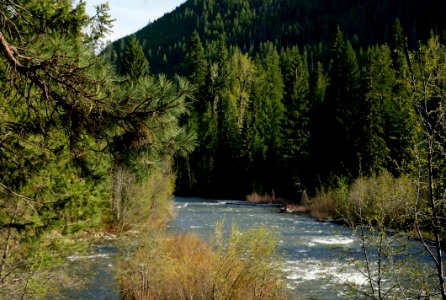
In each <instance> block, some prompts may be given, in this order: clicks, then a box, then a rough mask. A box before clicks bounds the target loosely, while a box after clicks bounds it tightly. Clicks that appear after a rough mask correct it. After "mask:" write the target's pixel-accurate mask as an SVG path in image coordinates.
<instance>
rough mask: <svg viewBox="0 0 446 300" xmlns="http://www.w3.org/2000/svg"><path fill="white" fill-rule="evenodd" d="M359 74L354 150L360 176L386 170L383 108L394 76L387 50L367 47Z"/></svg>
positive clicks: (389, 94)
mask: <svg viewBox="0 0 446 300" xmlns="http://www.w3.org/2000/svg"><path fill="white" fill-rule="evenodd" d="M365 56H366V58H365V67H364V70H363V72H362V82H363V93H364V95H363V101H362V103H361V104H362V105H361V106H360V107H358V115H357V118H358V122H357V125H358V136H357V139H356V142H355V147H356V149H357V152H358V153H359V155H360V159H361V161H360V163H361V168H362V171H363V175H370V174H373V173H378V172H379V171H380V170H382V169H385V168H386V167H387V166H386V162H387V158H388V155H389V149H388V147H387V145H386V140H385V127H384V126H385V114H384V110H385V105H386V104H387V103H388V102H389V101H391V99H392V96H393V95H392V87H393V84H394V82H395V75H394V72H393V70H392V69H391V64H392V61H391V58H390V50H389V48H388V47H386V46H382V47H379V48H378V47H370V48H369V49H368V50H367V51H366V53H365Z"/></svg>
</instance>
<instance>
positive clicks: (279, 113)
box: [178, 20, 419, 200]
mask: <svg viewBox="0 0 446 300" xmlns="http://www.w3.org/2000/svg"><path fill="white" fill-rule="evenodd" d="M393 30H394V33H393V35H392V39H391V41H390V42H389V45H387V44H383V45H376V46H370V47H367V48H365V49H363V48H359V49H354V48H353V46H352V43H351V42H350V41H348V40H346V39H345V38H344V37H343V34H342V31H341V30H340V28H339V27H338V30H337V33H336V35H335V36H334V38H333V41H332V43H331V46H330V47H329V48H330V50H329V59H328V61H324V59H323V55H322V54H321V52H318V51H317V49H314V48H313V47H305V48H304V49H302V50H301V49H299V48H298V47H297V46H292V47H286V48H282V49H277V48H276V47H275V46H274V44H273V43H271V42H266V43H262V44H261V45H260V49H259V53H258V54H256V56H255V57H254V58H252V57H251V56H250V55H249V54H247V53H243V52H242V50H240V49H239V48H238V47H237V46H230V47H229V48H228V47H226V44H225V43H224V41H218V42H211V43H208V44H207V45H206V47H203V44H202V42H201V39H200V37H199V34H198V33H197V32H195V33H194V34H193V36H192V38H191V42H190V51H189V52H188V54H187V56H186V59H185V63H184V66H185V67H184V68H185V70H186V72H187V73H186V74H187V76H188V78H189V80H190V81H191V82H192V83H194V84H195V85H196V86H197V92H196V93H195V101H194V102H193V103H192V105H193V109H192V112H191V115H190V116H189V118H187V120H186V121H185V122H187V123H188V126H189V128H191V129H195V130H196V132H197V136H198V139H199V146H198V147H197V149H196V150H195V152H194V153H193V154H192V155H191V156H190V157H189V159H188V160H186V161H183V162H181V173H180V177H179V187H178V188H179V192H180V193H186V194H202V195H211V194H214V195H225V196H232V197H234V196H239V197H240V196H244V195H246V194H248V193H250V192H257V193H275V194H276V195H277V196H282V197H288V198H291V199H294V200H300V199H299V198H298V197H299V193H301V192H302V191H303V189H305V188H306V189H308V191H310V192H311V191H314V190H315V188H316V187H318V186H320V185H321V184H325V183H326V182H328V181H329V180H330V178H332V177H333V176H338V177H340V176H346V177H349V178H356V177H358V176H359V175H370V174H375V173H377V172H379V171H380V170H389V171H390V172H391V173H392V174H394V175H395V176H398V175H399V174H401V173H405V172H409V171H410V170H411V168H412V167H413V166H414V163H415V161H414V153H413V149H414V146H415V145H416V143H417V139H418V138H419V136H418V134H417V126H419V125H418V123H417V118H416V108H415V107H414V105H413V93H412V86H411V84H410V81H409V75H410V72H411V70H410V59H409V50H408V45H407V38H406V37H405V35H404V33H403V30H402V27H401V25H400V23H399V21H398V20H397V21H395V24H394V26H393Z"/></svg>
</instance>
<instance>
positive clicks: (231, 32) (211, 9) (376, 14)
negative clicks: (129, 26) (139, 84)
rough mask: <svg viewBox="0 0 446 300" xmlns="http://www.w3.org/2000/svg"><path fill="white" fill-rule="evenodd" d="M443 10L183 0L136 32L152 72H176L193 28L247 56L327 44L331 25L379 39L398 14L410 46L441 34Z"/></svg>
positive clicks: (339, 2) (329, 0)
mask: <svg viewBox="0 0 446 300" xmlns="http://www.w3.org/2000/svg"><path fill="white" fill-rule="evenodd" d="M445 8H446V4H444V1H441V0H383V1H376V0H362V1H360V0H298V1H297V0H188V1H187V2H185V3H184V4H183V5H181V6H179V7H178V8H177V9H175V10H174V11H173V12H171V13H168V14H166V15H164V16H163V17H161V18H160V19H158V20H156V21H155V22H153V23H151V24H149V25H147V26H146V27H144V28H142V29H141V30H139V31H138V32H136V36H137V38H138V39H139V41H140V42H141V44H142V45H143V48H144V52H145V54H146V56H147V58H148V59H149V61H150V64H151V68H152V72H153V73H160V72H164V73H174V72H179V73H181V72H182V70H181V66H180V64H181V63H182V61H183V59H184V56H185V54H186V51H187V49H188V41H189V39H190V36H191V35H192V32H193V31H194V30H196V31H198V33H199V34H200V36H201V37H202V39H203V40H204V41H205V42H206V43H209V42H210V41H213V40H218V39H225V41H226V42H227V43H228V44H232V45H238V46H239V47H240V48H241V49H242V50H243V51H245V52H250V53H251V54H253V53H255V52H256V50H257V49H258V47H259V45H260V43H261V42H264V41H268V40H269V41H272V42H274V43H275V44H276V46H277V47H278V48H281V47H284V46H289V45H296V44H297V45H299V46H303V45H308V44H310V45H312V44H317V43H322V44H323V45H324V44H327V43H328V42H329V41H331V39H332V37H333V34H334V32H335V29H336V26H337V25H339V26H340V28H341V29H342V31H343V32H344V34H345V36H346V38H348V39H351V40H352V41H353V43H355V44H356V45H358V46H367V45H371V44H377V43H383V42H386V41H388V39H389V35H390V33H391V26H392V24H393V21H394V20H395V18H399V19H400V20H401V23H402V25H403V28H404V30H405V32H406V34H407V35H408V36H409V45H410V46H411V47H413V48H414V47H416V45H417V42H418V40H425V39H426V38H428V37H429V35H430V34H431V31H433V32H434V33H436V34H439V35H440V36H444V35H445V34H444V32H445V29H446V26H445V24H446V21H445V18H444V15H445ZM126 43H128V37H126V38H123V39H121V40H118V41H116V42H114V43H113V44H112V48H109V49H108V51H110V52H111V50H113V51H115V52H116V56H115V59H116V60H117V63H118V65H119V60H120V54H121V53H122V50H123V49H124V47H125V44H126Z"/></svg>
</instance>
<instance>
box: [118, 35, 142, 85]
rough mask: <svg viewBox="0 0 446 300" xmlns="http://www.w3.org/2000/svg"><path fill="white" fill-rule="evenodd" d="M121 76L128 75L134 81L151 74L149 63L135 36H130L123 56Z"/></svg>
mask: <svg viewBox="0 0 446 300" xmlns="http://www.w3.org/2000/svg"><path fill="white" fill-rule="evenodd" d="M121 74H122V75H127V76H128V77H129V78H130V80H132V81H134V80H137V79H139V78H142V77H145V76H147V75H148V74H149V63H148V61H147V59H146V57H145V56H144V52H143V50H142V47H141V45H140V44H139V42H138V40H137V39H136V36H135V35H132V36H130V39H129V44H128V45H127V47H126V48H125V50H124V53H123V55H122V58H121Z"/></svg>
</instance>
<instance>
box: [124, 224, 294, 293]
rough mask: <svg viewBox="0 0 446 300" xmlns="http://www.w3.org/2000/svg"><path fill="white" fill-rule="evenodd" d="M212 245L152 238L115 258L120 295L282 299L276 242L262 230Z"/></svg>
mask: <svg viewBox="0 0 446 300" xmlns="http://www.w3.org/2000/svg"><path fill="white" fill-rule="evenodd" d="M216 228H217V229H216V235H215V242H214V246H213V247H211V246H210V245H209V244H206V243H204V242H203V241H201V240H200V239H199V238H198V237H197V236H196V235H193V234H180V235H174V236H163V237H159V236H157V237H152V238H147V239H146V240H144V241H143V242H141V244H140V246H139V247H138V248H137V249H136V251H135V252H134V253H133V254H132V255H131V256H130V257H129V258H128V259H125V260H122V261H121V264H120V268H119V272H120V274H119V275H120V276H119V278H120V283H121V288H122V296H123V298H124V299H225V300H226V299H285V298H286V288H285V285H284V282H283V281H282V278H283V276H282V271H281V270H282V268H281V264H280V262H278V259H277V257H278V256H277V242H276V241H275V239H274V238H273V233H271V232H269V231H267V230H266V229H265V228H259V229H256V230H248V231H246V232H240V231H239V230H238V229H237V228H236V227H233V228H232V231H231V232H230V234H229V237H228V238H226V237H224V234H223V225H222V224H219V225H218V226H217V227H216Z"/></svg>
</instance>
